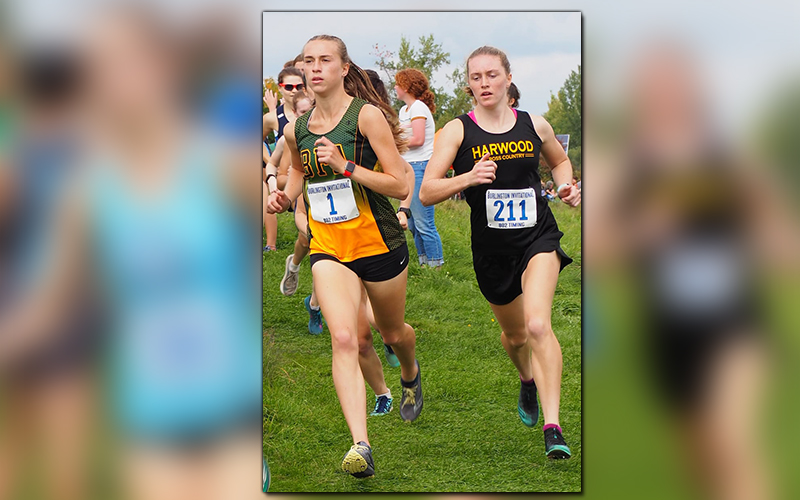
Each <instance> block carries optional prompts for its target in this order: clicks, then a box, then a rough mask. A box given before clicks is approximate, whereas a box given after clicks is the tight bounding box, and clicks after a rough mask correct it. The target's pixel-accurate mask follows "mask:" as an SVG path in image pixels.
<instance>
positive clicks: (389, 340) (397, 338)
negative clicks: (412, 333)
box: [381, 325, 406, 345]
mask: <svg viewBox="0 0 800 500" xmlns="http://www.w3.org/2000/svg"><path fill="white" fill-rule="evenodd" d="M405 330H406V329H405V325H403V326H402V327H400V328H393V329H391V330H381V337H383V342H384V344H389V345H393V344H397V343H401V342H402V341H403V338H404V336H405Z"/></svg>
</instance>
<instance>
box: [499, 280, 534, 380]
mask: <svg viewBox="0 0 800 500" xmlns="http://www.w3.org/2000/svg"><path fill="white" fill-rule="evenodd" d="M489 305H490V306H492V311H493V312H494V315H495V317H497V322H498V323H500V328H502V329H503V331H502V333H500V341H501V342H502V343H503V348H504V349H505V350H506V353H508V357H509V358H511V361H512V362H513V363H514V366H515V367H516V368H517V372H519V376H520V378H521V379H523V380H530V379H532V378H533V365H532V364H531V346H530V342H529V340H528V330H527V329H526V328H525V311H524V310H523V308H522V306H523V298H522V295H520V296H519V297H517V298H516V299H514V300H513V301H512V302H511V303H509V304H505V305H502V306H498V305H495V304H491V303H490V304H489Z"/></svg>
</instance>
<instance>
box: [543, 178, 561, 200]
mask: <svg viewBox="0 0 800 500" xmlns="http://www.w3.org/2000/svg"><path fill="white" fill-rule="evenodd" d="M544 196H545V198H547V201H553V200H555V199H557V198H558V196H557V195H556V190H555V187H553V181H547V182H545V184H544Z"/></svg>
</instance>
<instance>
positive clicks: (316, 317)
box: [303, 295, 322, 335]
mask: <svg viewBox="0 0 800 500" xmlns="http://www.w3.org/2000/svg"><path fill="white" fill-rule="evenodd" d="M303 304H305V306H306V311H308V333H310V334H311V335H319V334H320V333H322V310H321V309H317V310H316V311H315V310H314V309H311V295H309V296H308V297H306V298H305V299H303Z"/></svg>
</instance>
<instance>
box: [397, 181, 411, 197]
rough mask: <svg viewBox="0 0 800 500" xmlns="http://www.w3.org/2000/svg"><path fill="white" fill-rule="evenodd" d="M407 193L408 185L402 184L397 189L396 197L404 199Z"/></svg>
mask: <svg viewBox="0 0 800 500" xmlns="http://www.w3.org/2000/svg"><path fill="white" fill-rule="evenodd" d="M408 193H409V190H408V185H406V184H403V186H402V187H400V189H399V190H398V192H397V196H396V198H397V199H398V200H405V199H406V198H408Z"/></svg>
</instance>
